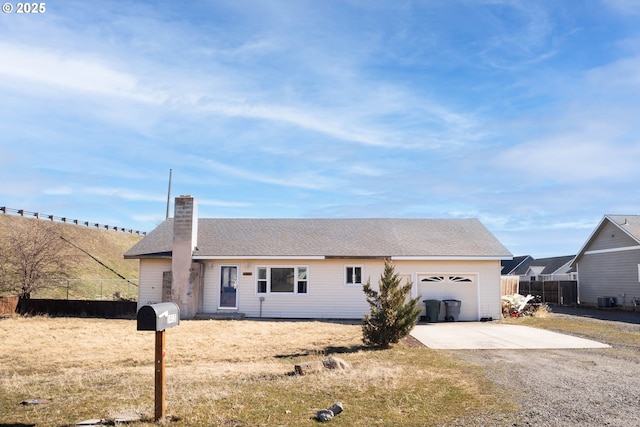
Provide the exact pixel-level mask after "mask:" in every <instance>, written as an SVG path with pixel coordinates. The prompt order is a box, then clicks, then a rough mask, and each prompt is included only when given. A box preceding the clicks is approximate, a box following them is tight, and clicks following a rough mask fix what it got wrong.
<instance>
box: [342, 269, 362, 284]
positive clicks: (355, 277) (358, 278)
mask: <svg viewBox="0 0 640 427" xmlns="http://www.w3.org/2000/svg"><path fill="white" fill-rule="evenodd" d="M344 282H345V284H347V285H361V284H362V267H360V266H352V265H348V266H347V267H346V269H345V281H344Z"/></svg>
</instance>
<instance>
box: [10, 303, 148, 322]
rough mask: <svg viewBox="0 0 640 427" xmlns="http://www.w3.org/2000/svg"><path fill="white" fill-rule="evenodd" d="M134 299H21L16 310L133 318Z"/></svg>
mask: <svg viewBox="0 0 640 427" xmlns="http://www.w3.org/2000/svg"><path fill="white" fill-rule="evenodd" d="M137 306H138V303H137V302H135V301H87V300H59V299H21V300H20V301H19V302H18V306H17V308H16V312H17V313H20V314H31V315H37V314H46V315H49V316H69V317H101V318H106V319H113V318H135V316H136V310H137Z"/></svg>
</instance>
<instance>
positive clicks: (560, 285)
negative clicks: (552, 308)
mask: <svg viewBox="0 0 640 427" xmlns="http://www.w3.org/2000/svg"><path fill="white" fill-rule="evenodd" d="M520 294H522V295H527V294H531V295H533V296H539V297H540V298H541V300H542V302H547V303H552V304H560V305H574V304H577V303H578V282H577V281H575V280H553V281H547V282H520Z"/></svg>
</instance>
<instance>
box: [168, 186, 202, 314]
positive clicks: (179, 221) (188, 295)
mask: <svg viewBox="0 0 640 427" xmlns="http://www.w3.org/2000/svg"><path fill="white" fill-rule="evenodd" d="M197 244H198V204H197V202H196V200H195V199H194V198H193V197H192V196H180V197H176V199H175V213H174V217H173V246H172V256H171V271H172V274H171V301H173V302H175V303H176V304H178V307H180V318H182V319H192V318H193V317H195V315H196V313H197V312H198V311H199V310H200V309H201V306H202V283H203V281H202V271H203V269H202V268H201V267H202V265H201V264H199V263H195V262H192V255H193V251H194V249H195V248H196V246H197Z"/></svg>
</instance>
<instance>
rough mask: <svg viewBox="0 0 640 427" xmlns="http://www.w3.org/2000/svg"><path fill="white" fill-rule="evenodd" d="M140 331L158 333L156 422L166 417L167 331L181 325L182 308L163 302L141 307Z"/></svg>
mask: <svg viewBox="0 0 640 427" xmlns="http://www.w3.org/2000/svg"><path fill="white" fill-rule="evenodd" d="M137 321H138V330H139V331H155V332H156V350H155V360H154V368H155V420H156V421H159V420H161V419H163V418H164V416H165V404H164V395H165V390H166V388H165V385H164V358H165V355H166V350H165V344H166V337H165V330H166V329H167V328H173V327H174V326H178V325H179V324H180V308H179V307H178V305H177V304H175V303H173V302H163V303H159V304H150V305H145V306H142V307H140V310H138V315H137Z"/></svg>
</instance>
